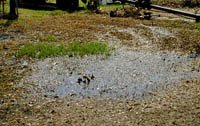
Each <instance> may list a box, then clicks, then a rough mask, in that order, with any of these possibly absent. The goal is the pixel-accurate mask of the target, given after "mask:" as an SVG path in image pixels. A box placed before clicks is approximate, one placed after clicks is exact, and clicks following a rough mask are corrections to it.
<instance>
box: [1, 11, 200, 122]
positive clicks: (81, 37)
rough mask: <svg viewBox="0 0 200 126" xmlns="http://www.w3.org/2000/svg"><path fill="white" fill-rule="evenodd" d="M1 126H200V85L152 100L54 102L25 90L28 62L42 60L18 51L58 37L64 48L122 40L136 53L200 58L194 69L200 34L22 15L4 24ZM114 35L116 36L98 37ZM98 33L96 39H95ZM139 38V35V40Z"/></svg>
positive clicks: (167, 23)
mask: <svg viewBox="0 0 200 126" xmlns="http://www.w3.org/2000/svg"><path fill="white" fill-rule="evenodd" d="M113 27H119V28H123V29H128V28H134V29H135V30H136V31H135V32H136V33H139V34H140V35H141V37H142V38H145V39H148V40H151V41H150V42H149V43H148V45H149V46H146V44H144V43H143V44H140V43H137V41H131V42H130V40H134V39H135V38H134V36H132V35H130V34H125V33H124V32H120V31H119V30H116V29H115V28H113ZM149 27H159V28H160V27H161V28H165V29H168V31H171V32H173V35H171V37H165V36H163V37H162V38H160V39H157V38H155V36H154V35H153V34H152V31H151V29H149ZM0 30H1V31H0V125H2V126H10V125H16V126H18V125H19V126H23V125H24V126H29V125H30V126H39V125H48V126H49V125H52V126H53V125H58V126H65V125H66V126H68V125H152V126H156V125H157V126H162V125H167V126H168V125H191V126H198V125H200V80H199V79H197V80H183V82H181V83H180V84H178V85H177V86H174V87H170V88H169V89H166V90H157V91H155V92H152V97H151V98H148V99H132V100H121V99H117V100H113V99H94V98H85V99H81V100H80V99H75V98H73V96H72V97H66V98H58V97H54V98H49V97H45V96H42V95H40V91H38V94H37V95H34V94H32V93H31V92H30V90H28V89H29V87H31V86H30V85H24V86H19V83H20V81H21V79H23V77H24V76H28V75H29V74H30V73H31V69H30V67H29V66H26V65H24V64H23V63H24V61H28V63H30V64H31V63H34V62H36V61H38V59H32V58H27V57H22V58H18V57H16V51H17V50H18V49H19V48H20V47H21V46H23V45H24V44H25V43H27V42H34V43H37V42H41V41H44V39H46V38H44V37H43V36H44V35H53V36H55V37H56V41H57V42H58V43H59V42H60V43H68V42H70V41H96V40H99V39H100V40H101V41H105V42H106V41H109V40H110V39H109V38H110V37H112V36H115V37H117V38H118V39H119V40H120V42H121V44H122V46H125V47H127V48H129V49H130V50H134V51H137V50H145V51H149V52H158V51H174V52H178V53H181V54H182V55H185V54H187V55H191V57H194V60H195V61H194V62H193V63H194V66H195V67H194V68H193V69H195V70H196V71H197V72H199V69H200V59H199V53H200V52H199V50H200V32H199V30H198V29H197V28H196V26H195V25H194V23H191V22H187V21H181V20H164V19H162V20H160V19H153V20H139V19H133V18H110V17H109V16H108V15H96V14H90V13H89V14H88V13H85V12H84V13H83V12H77V13H74V14H59V15H54V14H49V15H46V16H42V17H37V16H33V15H32V16H29V14H23V13H21V15H20V17H19V19H18V20H17V21H13V22H11V21H0ZM106 32H110V33H111V34H112V36H106V37H105V38H101V36H98V34H99V35H101V34H103V33H106ZM94 33H96V34H94ZM136 37H137V36H136Z"/></svg>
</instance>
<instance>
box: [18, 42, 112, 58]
mask: <svg viewBox="0 0 200 126" xmlns="http://www.w3.org/2000/svg"><path fill="white" fill-rule="evenodd" d="M95 54H105V55H108V54H109V47H108V45H107V44H105V43H101V42H71V43H69V44H66V45H65V44H55V43H47V42H41V43H35V44H33V43H27V44H25V45H24V46H23V47H21V48H20V49H19V50H18V52H17V56H19V57H23V56H27V57H31V58H47V57H55V56H63V55H69V56H81V57H82V56H84V55H95Z"/></svg>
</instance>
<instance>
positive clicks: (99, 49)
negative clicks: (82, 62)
mask: <svg viewBox="0 0 200 126" xmlns="http://www.w3.org/2000/svg"><path fill="white" fill-rule="evenodd" d="M67 52H68V54H69V55H73V56H84V55H88V54H90V55H95V54H106V55H108V54H109V47H108V45H107V44H105V43H101V42H86V43H80V42H72V43H70V44H68V46H67Z"/></svg>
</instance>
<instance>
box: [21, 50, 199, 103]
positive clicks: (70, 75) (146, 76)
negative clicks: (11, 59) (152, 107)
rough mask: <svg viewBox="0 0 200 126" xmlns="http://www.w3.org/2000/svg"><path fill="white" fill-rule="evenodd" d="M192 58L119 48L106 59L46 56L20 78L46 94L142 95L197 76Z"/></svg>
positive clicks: (140, 96) (117, 96)
mask: <svg viewBox="0 0 200 126" xmlns="http://www.w3.org/2000/svg"><path fill="white" fill-rule="evenodd" d="M191 60H192V59H191V58H189V57H188V56H181V55H178V54H176V53H173V52H165V53H162V52H157V53H149V52H136V51H127V50H120V52H116V53H115V54H113V55H112V56H111V57H109V58H108V59H102V57H101V56H86V57H84V58H73V57H72V58H69V57H62V58H49V59H45V60H44V61H38V62H37V63H35V64H33V66H32V70H33V72H32V73H31V75H30V76H28V77H26V78H25V79H24V80H25V81H23V83H24V84H26V83H33V84H35V85H37V87H38V88H39V89H41V90H42V93H43V94H44V95H45V96H47V97H61V98H64V97H67V96H70V97H71V96H73V97H76V98H85V97H97V98H113V99H115V98H120V99H134V98H144V97H147V96H149V95H150V94H151V92H152V91H154V90H158V89H159V90H161V89H165V88H167V87H169V86H171V85H173V84H177V83H180V82H181V81H183V80H190V79H197V78H200V73H199V72H198V71H192V70H191V64H190V63H189V62H190V61H191Z"/></svg>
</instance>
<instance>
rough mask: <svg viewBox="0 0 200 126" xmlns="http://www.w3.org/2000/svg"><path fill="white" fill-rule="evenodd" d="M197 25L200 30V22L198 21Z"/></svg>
mask: <svg viewBox="0 0 200 126" xmlns="http://www.w3.org/2000/svg"><path fill="white" fill-rule="evenodd" d="M196 27H197V29H198V30H200V22H199V23H196Z"/></svg>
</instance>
